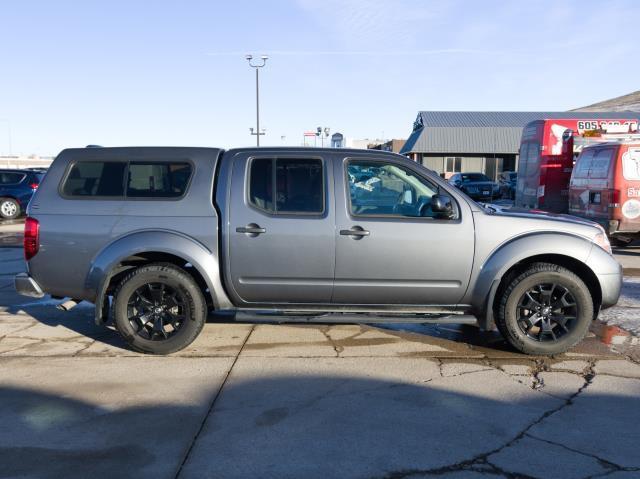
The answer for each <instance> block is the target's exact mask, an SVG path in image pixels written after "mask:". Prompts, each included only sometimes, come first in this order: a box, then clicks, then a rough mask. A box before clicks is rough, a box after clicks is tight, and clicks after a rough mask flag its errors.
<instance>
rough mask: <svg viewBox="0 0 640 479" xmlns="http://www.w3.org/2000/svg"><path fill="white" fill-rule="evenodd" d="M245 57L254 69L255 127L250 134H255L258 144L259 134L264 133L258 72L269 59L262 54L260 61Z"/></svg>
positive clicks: (251, 56)
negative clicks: (255, 61) (261, 126)
mask: <svg viewBox="0 0 640 479" xmlns="http://www.w3.org/2000/svg"><path fill="white" fill-rule="evenodd" d="M245 58H246V59H247V61H248V62H249V66H250V67H252V68H254V69H255V71H256V129H255V131H254V129H253V128H250V130H251V134H252V135H256V146H260V135H264V134H265V130H264V129H262V130H260V80H259V78H260V76H259V72H260V69H261V68H262V67H264V66H265V65H266V64H267V60H268V59H269V57H268V56H267V55H262V56H261V57H260V60H262V61H261V62H260V63H253V62H252V60H253V55H246V56H245Z"/></svg>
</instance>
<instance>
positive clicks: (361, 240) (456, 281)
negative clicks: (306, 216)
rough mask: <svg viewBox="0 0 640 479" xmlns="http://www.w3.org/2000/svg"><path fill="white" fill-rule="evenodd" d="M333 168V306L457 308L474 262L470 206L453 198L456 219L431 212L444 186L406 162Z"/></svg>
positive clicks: (363, 161)
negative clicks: (391, 305)
mask: <svg viewBox="0 0 640 479" xmlns="http://www.w3.org/2000/svg"><path fill="white" fill-rule="evenodd" d="M334 168H335V170H334V175H335V177H336V205H339V207H338V206H337V207H336V271H335V281H334V290H333V302H334V303H339V304H368V305H371V304H380V305H386V304H406V305H454V304H456V303H457V302H458V301H459V300H460V299H461V298H462V296H463V295H464V292H465V290H466V288H467V285H468V282H469V275H470V273H471V267H472V262H473V254H474V227H473V218H472V215H471V211H470V208H469V206H468V205H467V204H466V203H463V202H460V203H458V202H456V201H455V199H454V198H453V197H451V200H452V204H454V210H455V215H454V217H453V218H452V219H440V218H438V215H437V214H435V213H434V212H433V211H431V209H430V204H431V197H432V195H434V194H436V193H438V192H439V188H438V186H437V185H436V184H435V183H433V182H431V181H430V180H428V179H427V176H426V175H424V176H423V173H421V172H420V169H418V168H413V167H409V166H407V164H406V163H405V162H401V161H396V160H393V159H389V158H376V157H375V156H371V157H370V158H365V157H362V156H358V158H351V159H350V158H345V159H344V160H343V161H336V162H335V164H334ZM440 193H446V192H445V191H444V190H442V189H441V190H440Z"/></svg>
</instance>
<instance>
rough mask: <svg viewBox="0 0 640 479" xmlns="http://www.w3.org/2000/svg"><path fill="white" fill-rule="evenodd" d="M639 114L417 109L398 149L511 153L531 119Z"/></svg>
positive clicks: (633, 114)
mask: <svg viewBox="0 0 640 479" xmlns="http://www.w3.org/2000/svg"><path fill="white" fill-rule="evenodd" d="M639 117H640V113H638V112H632V111H622V112H620V111H618V112H584V111H580V112H578V111H562V112H552V111H547V112H540V111H421V112H419V113H418V117H417V118H416V121H415V122H414V124H413V132H412V133H411V136H409V139H408V140H407V142H406V143H405V145H404V147H403V148H402V150H401V151H400V153H401V154H407V153H507V154H515V153H517V152H518V148H519V147H520V137H521V136H522V129H523V128H524V126H525V125H526V124H527V123H530V122H532V121H535V120H542V119H545V118H577V119H581V118H583V119H599V118H601V119H612V118H620V119H627V118H628V119H637V118H639Z"/></svg>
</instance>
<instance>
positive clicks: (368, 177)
mask: <svg viewBox="0 0 640 479" xmlns="http://www.w3.org/2000/svg"><path fill="white" fill-rule="evenodd" d="M347 176H348V179H349V193H350V203H351V212H352V214H354V215H358V216H367V215H373V216H380V215H390V216H409V217H434V216H436V215H435V214H434V213H433V211H431V197H432V196H433V195H435V194H436V193H437V191H438V190H437V187H435V186H434V185H432V184H431V183H429V182H427V181H426V180H424V179H423V178H421V177H419V176H417V175H415V174H414V173H413V172H412V171H410V170H408V169H405V168H403V167H401V166H397V165H394V164H387V163H379V162H366V161H352V162H350V163H349V164H348V166H347Z"/></svg>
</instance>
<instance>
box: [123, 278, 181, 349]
mask: <svg viewBox="0 0 640 479" xmlns="http://www.w3.org/2000/svg"><path fill="white" fill-rule="evenodd" d="M187 312H188V305H187V300H186V298H185V295H184V293H183V292H181V291H180V290H179V289H174V288H172V287H171V286H169V285H167V284H165V283H147V284H145V285H144V286H141V287H140V288H138V289H136V290H135V291H134V292H133V294H132V295H131V296H130V297H129V301H128V302H127V317H128V319H129V323H130V324H131V327H132V328H133V330H134V331H135V332H136V334H137V335H138V336H140V337H142V338H144V339H147V340H150V341H161V340H165V339H169V338H170V337H171V336H173V335H175V334H176V333H177V332H178V330H179V329H180V327H181V326H182V324H184V321H185V319H186V314H187Z"/></svg>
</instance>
